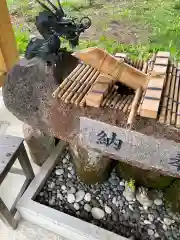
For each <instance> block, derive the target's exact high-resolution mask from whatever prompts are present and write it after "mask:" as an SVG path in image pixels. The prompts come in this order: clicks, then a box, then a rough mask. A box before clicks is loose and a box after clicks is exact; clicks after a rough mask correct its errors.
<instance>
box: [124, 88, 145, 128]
mask: <svg viewBox="0 0 180 240" xmlns="http://www.w3.org/2000/svg"><path fill="white" fill-rule="evenodd" d="M141 94H142V88H141V87H139V88H138V89H137V90H136V93H135V96H134V99H133V102H132V105H131V111H130V114H129V117H128V120H127V125H128V126H130V127H131V126H132V123H133V121H134V118H135V116H136V113H137V112H136V110H137V105H138V102H139V99H140V97H141Z"/></svg>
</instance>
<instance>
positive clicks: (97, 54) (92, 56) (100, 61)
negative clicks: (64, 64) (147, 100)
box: [72, 47, 147, 89]
mask: <svg viewBox="0 0 180 240" xmlns="http://www.w3.org/2000/svg"><path fill="white" fill-rule="evenodd" d="M72 55H73V56H75V57H77V58H79V59H81V60H82V61H84V62H85V63H87V64H90V65H91V66H93V67H94V68H96V69H97V70H99V71H100V72H102V73H104V74H108V75H110V76H111V77H112V78H115V79H117V80H118V81H120V82H122V83H123V84H125V85H127V86H128V87H130V88H133V89H137V88H138V87H139V86H143V87H144V85H145V84H146V81H147V78H146V77H147V76H146V74H145V73H143V72H141V71H139V70H138V69H136V68H134V67H132V66H130V65H128V64H127V63H125V62H124V61H123V60H122V61H119V60H117V59H116V58H115V57H114V56H112V55H110V54H108V53H107V52H106V51H104V50H103V49H100V48H97V47H96V48H95V47H94V48H88V49H85V50H82V51H79V52H74V53H73V54H72Z"/></svg>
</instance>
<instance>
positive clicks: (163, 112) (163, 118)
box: [159, 65, 173, 123]
mask: <svg viewBox="0 0 180 240" xmlns="http://www.w3.org/2000/svg"><path fill="white" fill-rule="evenodd" d="M172 70H173V66H172V65H171V66H170V68H169V72H168V75H167V80H166V85H165V89H164V94H163V97H162V106H161V109H160V114H159V122H160V123H165V121H166V113H167V106H168V97H169V94H170V87H171V80H172Z"/></svg>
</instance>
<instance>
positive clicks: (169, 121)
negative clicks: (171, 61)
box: [166, 66, 176, 125]
mask: <svg viewBox="0 0 180 240" xmlns="http://www.w3.org/2000/svg"><path fill="white" fill-rule="evenodd" d="M175 81H176V67H175V66H173V71H172V80H171V87H170V94H169V99H168V108H167V118H166V124H168V125H169V124H170V123H171V114H172V106H173V95H174V87H175Z"/></svg>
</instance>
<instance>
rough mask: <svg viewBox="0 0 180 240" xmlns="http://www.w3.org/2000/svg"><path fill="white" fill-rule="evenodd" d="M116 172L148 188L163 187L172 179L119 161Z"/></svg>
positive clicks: (168, 184)
mask: <svg viewBox="0 0 180 240" xmlns="http://www.w3.org/2000/svg"><path fill="white" fill-rule="evenodd" d="M116 173H117V175H118V176H119V177H122V178H124V179H126V180H129V179H131V178H132V179H134V180H135V181H136V184H137V185H141V186H145V187H148V188H158V189H164V188H166V187H168V186H170V184H171V183H172V181H173V179H174V178H173V177H169V176H163V175H161V174H160V173H158V172H155V171H149V170H144V169H140V168H137V167H134V166H131V165H129V164H126V163H124V162H119V163H118V164H117V166H116Z"/></svg>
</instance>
